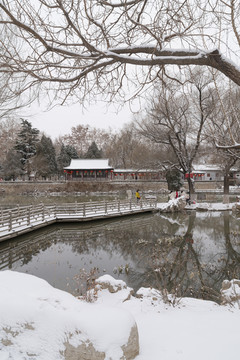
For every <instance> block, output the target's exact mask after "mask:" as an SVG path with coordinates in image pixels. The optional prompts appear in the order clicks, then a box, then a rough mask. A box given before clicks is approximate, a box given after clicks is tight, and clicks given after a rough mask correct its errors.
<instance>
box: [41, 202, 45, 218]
mask: <svg viewBox="0 0 240 360" xmlns="http://www.w3.org/2000/svg"><path fill="white" fill-rule="evenodd" d="M44 219H45V206H44V204H42V221H44Z"/></svg>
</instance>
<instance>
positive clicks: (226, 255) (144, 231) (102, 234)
mask: <svg viewBox="0 0 240 360" xmlns="http://www.w3.org/2000/svg"><path fill="white" fill-rule="evenodd" d="M196 219H197V220H198V222H197V221H196ZM202 219H203V220H201V219H200V220H199V218H197V216H196V212H191V213H190V215H186V214H183V213H178V214H172V215H166V216H162V215H160V214H155V215H143V216H133V217H126V218H122V219H121V220H116V219H115V220H110V221H104V222H94V223H91V224H90V223H88V224H59V225H56V226H51V227H49V228H45V229H44V230H41V231H36V232H33V233H32V234H28V235H27V236H22V237H21V238H18V239H17V240H16V241H9V242H5V243H2V244H1V245H0V269H6V268H11V267H12V266H13V264H14V263H15V264H19V266H21V264H22V265H23V264H27V263H28V262H31V260H32V258H33V257H34V256H37V255H38V254H39V253H40V252H44V251H45V250H47V249H49V248H50V247H53V246H55V245H56V248H57V247H59V246H63V247H68V248H70V249H71V251H72V252H74V253H76V254H79V255H80V256H81V257H84V256H85V255H91V256H93V257H94V256H95V255H94V254H97V253H99V252H100V251H105V252H106V253H107V254H108V256H109V258H110V257H111V256H112V255H115V258H116V259H117V258H118V257H119V263H116V266H117V267H118V266H120V265H125V264H121V263H120V261H125V262H128V261H130V268H129V273H127V274H126V273H125V279H126V277H127V280H126V281H127V283H128V284H129V286H134V288H135V289H138V288H139V287H140V286H146V287H149V286H154V287H158V288H159V289H162V288H167V289H168V291H169V292H170V293H174V292H177V294H178V295H181V296H194V297H199V298H207V299H213V300H216V293H218V294H219V289H220V287H221V283H222V280H224V279H226V278H227V279H231V278H239V277H240V274H239V271H240V255H239V252H238V251H237V249H238V248H239V235H238V234H235V233H234V232H233V231H232V232H230V230H229V229H230V224H229V214H228V213H227V212H226V213H224V231H223V227H222V219H221V218H217V219H216V220H215V221H212V219H207V216H205V217H204V216H203V217H202ZM206 219H207V220H208V221H205V220H206ZM203 221H205V223H203ZM199 223H200V226H199ZM220 224H221V226H220ZM198 227H199V228H200V231H201V232H204V230H205V229H208V230H212V231H213V233H214V236H215V237H216V238H221V239H223V236H224V243H223V244H222V245H224V248H223V247H222V248H221V246H219V247H218V248H217V250H216V252H217V253H216V252H215V253H214V254H213V255H211V256H212V258H211V259H210V261H209V263H208V262H207V263H206V259H204V255H203V253H202V248H201V247H202V246H203V245H202V242H201V239H197V238H196V236H197V235H196V228H198ZM205 231H206V230H205ZM223 233H224V234H223ZM208 241H209V242H210V241H211V239H209V240H208ZM55 256H56V258H57V257H58V253H57V251H56V255H55ZM120 259H122V260H120ZM106 261H107V260H106ZM116 261H117V260H116ZM20 263H21V264H20ZM94 266H95V264H94V261H93V262H92V268H93V267H94ZM15 268H16V266H15ZM111 275H113V276H114V274H113V273H112V274H111ZM118 275H119V274H118ZM119 277H120V278H121V276H120V275H119Z"/></svg>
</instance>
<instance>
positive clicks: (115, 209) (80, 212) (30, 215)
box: [0, 199, 156, 238]
mask: <svg viewBox="0 0 240 360" xmlns="http://www.w3.org/2000/svg"><path fill="white" fill-rule="evenodd" d="M155 208H156V201H155V200H152V199H150V200H142V201H140V202H139V203H137V202H136V201H131V200H122V201H120V200H115V201H109V202H108V201H101V202H93V201H90V202H86V203H78V202H75V203H65V204H58V205H56V204H55V205H44V204H39V205H29V206H21V207H20V206H17V207H16V208H13V209H4V210H1V213H0V238H1V237H2V236H4V235H6V234H7V233H12V232H19V231H21V230H23V229H26V228H34V227H37V226H39V225H41V224H44V223H49V222H54V221H57V220H64V219H66V220H67V219H84V218H93V219H94V218H101V217H102V218H104V217H107V216H118V215H124V214H130V213H135V212H136V213H137V212H141V211H147V210H153V209H155Z"/></svg>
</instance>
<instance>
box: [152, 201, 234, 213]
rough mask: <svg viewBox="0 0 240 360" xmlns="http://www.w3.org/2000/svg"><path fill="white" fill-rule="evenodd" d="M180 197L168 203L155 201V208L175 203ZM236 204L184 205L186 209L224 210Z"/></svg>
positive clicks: (230, 208)
mask: <svg viewBox="0 0 240 360" xmlns="http://www.w3.org/2000/svg"><path fill="white" fill-rule="evenodd" d="M179 199H180V198H178V199H174V200H170V201H169V202H168V203H157V209H159V210H160V211H161V210H163V209H165V208H166V206H167V205H168V204H170V203H172V204H177V202H178V201H179ZM234 205H236V203H229V204H223V203H207V202H206V203H203V202H202V203H195V204H191V205H186V206H185V209H186V210H200V211H203V210H205V211H224V210H232V207H233V206H234Z"/></svg>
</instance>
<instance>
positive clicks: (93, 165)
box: [64, 159, 113, 170]
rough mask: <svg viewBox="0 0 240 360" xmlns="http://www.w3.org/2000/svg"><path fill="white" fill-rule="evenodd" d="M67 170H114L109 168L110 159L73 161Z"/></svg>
mask: <svg viewBox="0 0 240 360" xmlns="http://www.w3.org/2000/svg"><path fill="white" fill-rule="evenodd" d="M64 169H65V170H98V169H113V167H112V166H109V164H108V159H72V160H71V163H70V165H69V166H66V167H65V168H64Z"/></svg>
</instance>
